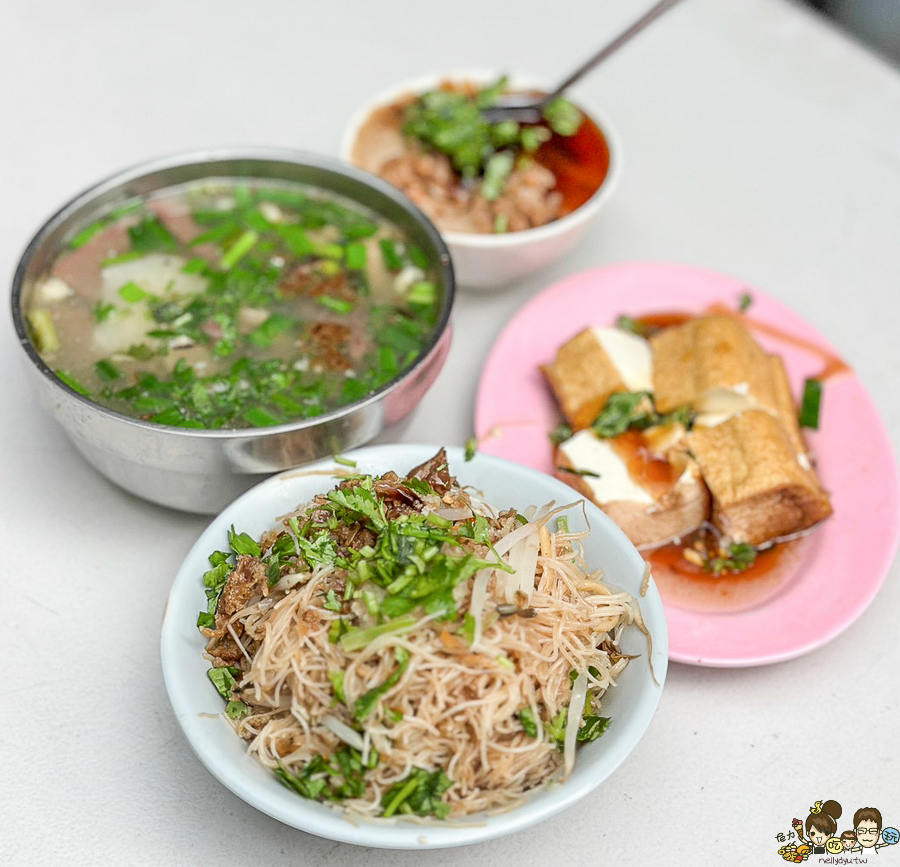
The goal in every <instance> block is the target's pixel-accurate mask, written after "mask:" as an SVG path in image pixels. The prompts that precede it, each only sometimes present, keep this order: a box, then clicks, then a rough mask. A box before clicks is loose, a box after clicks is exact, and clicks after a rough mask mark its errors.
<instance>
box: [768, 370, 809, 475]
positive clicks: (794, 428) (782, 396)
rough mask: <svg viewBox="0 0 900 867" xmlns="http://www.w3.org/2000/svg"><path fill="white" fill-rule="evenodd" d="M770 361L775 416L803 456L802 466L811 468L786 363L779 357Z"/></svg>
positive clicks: (795, 448) (796, 449) (797, 451)
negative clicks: (785, 366)
mask: <svg viewBox="0 0 900 867" xmlns="http://www.w3.org/2000/svg"><path fill="white" fill-rule="evenodd" d="M768 360H769V371H770V379H771V383H772V395H773V398H774V401H775V414H776V415H777V417H778V420H779V421H780V422H781V424H782V426H783V427H784V432H785V433H786V434H787V436H788V438H789V439H790V441H791V443H793V446H794V451H795V452H796V453H797V454H798V455H802V456H803V457H801V458H800V462H801V464H805V465H806V466H809V450H808V449H807V447H806V443H805V442H804V441H803V434H801V433H800V420H799V412H798V410H797V404H796V403H794V398H793V395H792V394H791V384H790V382H788V377H787V371H786V370H785V368H784V362H783V361H782V360H781V356H779V355H770V356H769V357H768Z"/></svg>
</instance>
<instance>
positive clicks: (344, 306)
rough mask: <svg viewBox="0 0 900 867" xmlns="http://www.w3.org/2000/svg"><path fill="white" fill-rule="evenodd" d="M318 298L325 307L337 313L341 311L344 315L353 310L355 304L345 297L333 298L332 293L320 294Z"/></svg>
mask: <svg viewBox="0 0 900 867" xmlns="http://www.w3.org/2000/svg"><path fill="white" fill-rule="evenodd" d="M316 300H317V301H318V302H319V304H321V305H322V306H323V307H327V308H328V309H329V310H332V311H334V312H335V313H340V314H341V315H342V316H346V315H347V314H348V313H350V312H352V310H353V305H352V304H351V303H350V302H349V301H345V300H344V299H343V298H332V297H331V296H330V295H320V296H319V297H318V298H317V299H316Z"/></svg>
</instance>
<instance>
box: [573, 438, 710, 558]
mask: <svg viewBox="0 0 900 867" xmlns="http://www.w3.org/2000/svg"><path fill="white" fill-rule="evenodd" d="M651 442H652V440H649V439H647V438H646V437H644V436H643V435H642V434H637V433H634V432H629V433H626V434H623V435H622V436H620V437H615V438H613V439H610V440H606V439H601V438H600V437H598V436H597V435H596V434H595V433H594V431H592V430H582V431H579V432H578V433H576V434H575V435H574V436H573V437H571V438H570V439H569V440H566V441H565V442H563V443H561V444H560V445H559V446H558V447H557V449H556V454H555V461H556V463H555V466H556V467H557V470H556V473H555V474H556V477H557V478H558V479H561V480H562V481H564V482H566V484H568V485H571V486H572V487H573V488H575V489H576V490H577V491H578V492H579V493H581V494H582V495H583V496H585V497H587V498H588V499H589V500H591V501H592V502H594V503H595V504H596V505H598V506H599V507H600V508H601V509H602V510H603V511H604V512H606V514H607V515H609V517H610V518H612V520H613V521H614V522H615V523H616V524H618V526H619V527H620V528H621V529H622V530H623V531H624V533H625V535H626V536H628V538H629V539H630V540H631V542H632V543H633V544H634V546H635V547H636V548H639V549H649V548H656V547H658V546H660V545H663V544H665V543H666V542H670V541H672V540H674V539H679V538H681V537H682V536H687V535H688V534H689V533H692V532H694V531H695V530H697V529H699V527H700V526H701V525H702V524H703V522H704V521H705V520H706V519H707V517H708V515H709V493H708V491H707V488H706V485H705V484H704V483H703V480H702V479H701V478H700V474H699V471H698V469H697V466H696V464H695V463H694V462H693V461H692V460H690V458H689V457H688V456H687V453H686V452H685V451H684V450H683V449H681V448H678V447H674V448H673V449H671V450H670V451H669V455H670V456H671V458H672V459H671V460H669V459H668V458H666V457H663V456H661V455H658V454H655V453H653V452H652V450H651V448H650V444H651ZM572 470H575V471H576V472H572Z"/></svg>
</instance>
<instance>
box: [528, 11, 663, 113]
mask: <svg viewBox="0 0 900 867" xmlns="http://www.w3.org/2000/svg"><path fill="white" fill-rule="evenodd" d="M678 2H679V0H661V2H659V3H657V4H656V5H655V6H651V7H650V9H649V10H648V11H647V12H645V13H644V14H643V15H642V16H641V17H640V18H638V19H637V21H635V22H634V23H633V24H631V25H630V26H629V27H627V28H625V30H623V31H622V32H621V33H620V34H619V35H618V36H616V37H615V39H613V40H612V41H611V42H608V43H607V44H606V45H604V46H603V48H601V49H600V50H599V51H598V52H597V53H596V54H595V55H593V56H592V57H589V58H588V59H587V60H586V61H585V62H584V63H582V64H581V66H579V67H578V69H576V70H575V71H574V72H573V73H572V74H571V75H570V76H569V77H568V78H567V79H566V80H565V81H564V82H562V84H560V85H559V86H558V87H557V88H556V90H554V91H553V92H552V93H550V94H548V95H547V97H546V99H547V100H550V99H553V97H556V96H559V95H560V94H561V93H562V92H563V91H564V90H565V89H566V88H567V87H570V86H571V85H573V84H574V83H575V82H576V81H578V79H579V78H581V77H582V76H583V75H585V73H588V72H590V71H591V70H592V69H593V68H594V67H595V66H596V65H597V64H598V63H600V61H601V60H605V59H606V58H607V57H609V55H610V54H612V53H613V52H614V51H616V50H617V49H619V48H620V47H621V46H622V45H624V44H625V43H626V42H627V41H628V40H629V39H631V37H632V36H634V35H635V34H636V33H639V32H640V31H641V30H643V29H644V28H645V27H646V26H647V25H648V24H651V23H652V22H653V21H655V20H656V19H657V18H659V16H660V15H662V14H663V13H664V12H667V11H668V10H669V9H671V8H672V7H673V6H674V5H675V4H676V3H678Z"/></svg>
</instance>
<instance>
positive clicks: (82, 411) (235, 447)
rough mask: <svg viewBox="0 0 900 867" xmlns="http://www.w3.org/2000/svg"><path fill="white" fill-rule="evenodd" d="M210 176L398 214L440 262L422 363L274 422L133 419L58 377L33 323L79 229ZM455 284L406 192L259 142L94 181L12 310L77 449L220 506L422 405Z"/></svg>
mask: <svg viewBox="0 0 900 867" xmlns="http://www.w3.org/2000/svg"><path fill="white" fill-rule="evenodd" d="M207 178H238V179H248V180H253V179H263V180H283V181H290V182H296V183H301V184H306V185H309V186H311V187H315V188H318V189H320V190H322V191H324V192H333V193H337V194H339V195H341V196H344V197H345V198H347V199H350V200H352V201H355V202H358V203H359V204H361V205H363V206H365V207H367V208H370V209H371V210H372V211H374V212H375V213H377V214H379V215H381V216H383V217H384V218H386V219H388V220H390V221H391V222H393V223H394V224H395V225H396V226H398V227H399V228H400V229H401V231H404V232H405V233H407V235H408V236H409V237H410V238H411V240H412V241H413V242H414V243H416V244H417V245H418V246H419V247H421V248H422V249H423V250H424V251H425V252H426V253H427V254H428V256H429V258H430V259H431V260H432V261H433V262H434V263H435V269H436V282H437V285H438V289H439V292H440V296H441V300H442V304H441V310H440V314H439V316H438V321H437V324H436V325H435V328H434V331H433V332H432V334H431V336H430V338H429V341H428V343H427V345H426V346H425V347H424V349H423V351H422V353H421V355H420V356H419V358H418V359H417V360H416V361H415V363H414V364H413V365H412V366H411V367H410V368H408V369H407V370H405V371H403V372H401V373H400V375H399V376H397V377H396V378H395V379H394V380H392V381H391V382H389V383H388V384H387V385H385V386H383V387H382V388H381V389H380V390H378V391H377V392H374V393H372V394H370V395H368V396H367V397H365V398H363V399H362V400H359V401H357V402H355V403H352V404H348V405H347V406H345V407H342V408H340V409H338V410H335V411H333V412H329V413H326V414H323V415H321V416H318V417H316V418H312V419H303V420H299V421H296V422H291V423H288V424H282V425H278V426H273V427H266V428H252V429H230V430H195V429H185V428H176V427H169V426H166V425H160V424H155V423H151V422H147V421H143V420H141V419H136V418H130V417H128V416H125V415H122V414H120V413H117V412H114V411H112V410H110V409H107V408H106V407H104V406H101V405H100V404H97V403H95V402H93V401H91V400H89V399H88V398H85V397H83V396H82V395H80V394H78V393H77V392H76V391H74V390H72V389H71V388H70V387H69V386H67V385H66V384H65V383H64V382H63V381H62V380H61V379H59V378H58V377H57V376H56V375H54V373H53V371H52V370H51V369H50V368H49V367H48V366H47V364H46V363H45V362H44V361H43V359H42V358H41V357H40V355H39V354H38V352H37V350H36V349H35V347H34V345H33V343H32V341H31V337H30V336H29V331H28V328H27V327H26V324H25V316H24V311H25V310H27V309H28V304H29V300H30V297H31V293H32V292H33V291H34V287H35V285H36V284H37V283H38V281H40V280H41V279H42V278H44V277H45V276H46V275H47V274H48V273H49V271H50V268H51V267H52V265H53V262H54V260H55V259H56V257H57V256H58V255H59V254H60V253H61V252H62V251H63V250H64V249H65V245H66V244H67V243H68V241H69V240H70V239H71V238H72V237H73V236H74V235H75V234H76V233H77V232H78V231H79V229H81V228H83V227H84V226H86V225H88V224H89V223H91V222H92V221H93V220H95V219H96V218H97V217H99V216H100V215H102V214H104V213H107V212H109V211H110V210H112V209H113V208H115V207H117V206H119V205H121V204H123V203H125V202H126V201H129V200H131V199H133V198H134V197H136V196H142V195H147V194H150V193H153V192H155V191H156V190H159V189H161V188H164V187H169V186H173V185H178V184H185V183H189V182H192V181H200V180H203V179H207ZM454 294H455V280H454V275H453V266H452V264H451V262H450V255H449V252H448V250H447V247H446V246H445V244H444V242H443V241H442V240H441V237H440V235H439V234H438V232H437V230H436V229H435V228H434V226H433V225H432V224H431V223H430V221H429V220H428V219H427V218H426V217H425V216H424V215H423V214H422V213H421V212H420V211H419V210H418V209H417V208H416V207H415V206H414V205H413V204H412V203H411V202H410V201H409V200H408V199H407V198H406V197H405V196H403V195H402V194H401V193H399V192H397V190H395V189H394V188H393V187H391V186H390V185H388V184H387V183H384V182H382V181H380V180H379V179H378V178H375V177H373V176H372V175H369V174H367V173H365V172H362V171H359V170H357V169H354V168H352V167H350V166H346V165H344V164H342V163H340V162H338V161H337V160H331V159H328V158H325V157H321V156H317V155H314V154H309V153H303V152H300V151H293V150H281V149H268V148H253V149H227V150H210V151H199V152H194V153H187V154H180V155H176V156H172V157H168V158H163V159H159V160H155V161H153V162H149V163H144V164H142V165H139V166H135V167H134V168H131V169H128V170H126V171H124V172H121V173H119V174H117V175H115V176H113V177H111V178H108V179H107V180H105V181H102V182H100V183H99V184H97V185H95V186H93V187H91V188H90V189H88V190H86V191H85V192H83V193H82V194H81V195H79V196H77V197H76V198H74V199H72V200H71V201H70V202H68V203H67V204H66V205H64V206H63V207H62V208H61V209H60V210H59V211H58V212H57V213H55V214H54V215H53V216H52V217H50V219H49V220H47V222H46V223H45V224H44V225H43V226H42V227H41V228H40V230H39V231H38V232H37V234H36V235H35V236H34V238H33V239H32V240H31V242H30V243H29V244H28V246H27V247H26V249H25V252H24V253H23V254H22V257H21V259H20V261H19V264H18V268H17V269H16V273H15V276H14V278H13V286H12V315H13V322H14V325H15V329H16V334H17V337H18V340H19V343H20V344H21V346H22V349H23V350H24V352H25V355H26V358H27V362H26V367H27V370H28V373H29V375H30V378H31V380H32V382H33V384H34V387H35V389H36V391H37V394H38V397H39V399H40V402H41V403H42V405H43V406H44V407H46V409H47V410H48V411H49V412H50V414H51V415H52V416H53V418H54V419H56V421H57V422H58V423H59V424H60V425H62V427H63V429H64V430H65V432H66V434H67V435H68V437H69V438H70V439H71V441H72V442H73V444H74V445H75V447H76V448H77V449H78V451H79V452H81V454H82V455H83V456H84V457H85V458H86V459H87V460H88V461H89V462H90V463H91V464H92V465H93V466H94V467H95V468H96V469H97V470H99V471H100V472H101V473H102V474H103V475H104V476H106V477H107V478H109V479H110V480H111V481H113V482H115V483H116V484H118V485H120V486H121V487H122V488H124V489H126V490H127V491H129V492H131V493H132V494H135V495H136V496H138V497H142V498H144V499H146V500H150V501H152V502H154V503H158V504H160V505H163V506H168V507H171V508H174V509H181V510H184V511H188V512H197V513H201V514H215V513H217V512H219V511H220V510H221V509H222V508H223V507H224V506H225V505H227V504H228V503H230V502H231V501H232V500H233V499H234V498H235V497H237V496H238V495H239V494H241V493H243V492H244V491H245V490H247V489H248V488H250V487H251V486H253V485H254V484H256V483H258V482H259V481H261V480H262V479H263V478H265V477H266V476H269V475H271V474H272V473H275V472H279V471H281V470H284V469H289V468H291V467H296V466H299V465H302V464H304V463H307V462H309V461H312V460H315V459H318V458H322V457H326V456H328V455H332V454H338V453H340V452H342V451H345V450H347V449H351V448H355V447H356V446H359V445H363V444H365V443H368V442H370V441H371V440H373V439H374V438H375V437H376V436H379V435H380V434H381V433H382V432H388V431H390V430H391V429H393V428H395V427H398V426H399V423H400V422H401V421H402V420H403V419H404V418H405V417H406V416H407V415H408V414H409V413H410V412H411V411H412V410H413V408H414V407H415V406H416V405H417V404H418V403H419V402H420V401H421V399H422V397H423V396H424V394H425V392H426V391H427V390H428V388H429V387H430V386H431V384H432V382H433V381H434V379H435V377H436V376H437V374H438V372H439V371H440V369H441V367H442V365H443V363H444V361H445V359H446V357H447V352H448V351H449V348H450V337H451V329H450V312H451V309H452V306H453V299H454Z"/></svg>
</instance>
